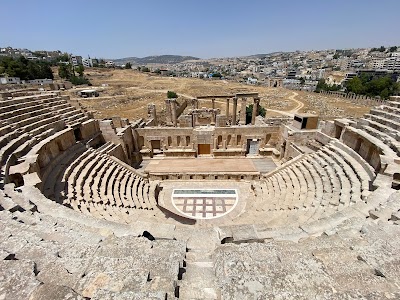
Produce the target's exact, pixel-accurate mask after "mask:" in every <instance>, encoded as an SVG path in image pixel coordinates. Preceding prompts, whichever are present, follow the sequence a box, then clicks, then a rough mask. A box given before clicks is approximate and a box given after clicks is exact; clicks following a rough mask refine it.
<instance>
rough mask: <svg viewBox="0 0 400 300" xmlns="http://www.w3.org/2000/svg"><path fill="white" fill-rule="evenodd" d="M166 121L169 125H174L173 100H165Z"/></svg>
mask: <svg viewBox="0 0 400 300" xmlns="http://www.w3.org/2000/svg"><path fill="white" fill-rule="evenodd" d="M165 119H166V120H165V121H166V122H167V124H170V123H172V115H171V99H165Z"/></svg>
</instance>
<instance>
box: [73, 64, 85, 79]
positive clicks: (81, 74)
mask: <svg viewBox="0 0 400 300" xmlns="http://www.w3.org/2000/svg"><path fill="white" fill-rule="evenodd" d="M75 71H76V72H77V73H78V74H79V77H83V71H85V68H84V66H83V65H79V66H77V67H76V68H75Z"/></svg>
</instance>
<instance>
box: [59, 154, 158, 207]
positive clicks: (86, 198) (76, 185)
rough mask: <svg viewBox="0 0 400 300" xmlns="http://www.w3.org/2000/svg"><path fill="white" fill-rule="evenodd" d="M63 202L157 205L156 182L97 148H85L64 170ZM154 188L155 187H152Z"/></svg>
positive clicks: (114, 205) (75, 204) (78, 204)
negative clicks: (139, 174)
mask: <svg viewBox="0 0 400 300" xmlns="http://www.w3.org/2000/svg"><path fill="white" fill-rule="evenodd" d="M61 183H62V185H64V192H63V193H62V194H63V198H64V200H63V201H64V204H67V205H71V206H72V207H74V208H77V207H78V206H79V207H80V204H82V203H83V205H82V206H85V205H94V204H96V207H97V206H98V205H100V206H104V207H107V206H113V207H117V208H119V209H128V210H129V209H147V210H149V209H150V210H151V209H153V208H155V207H156V205H157V204H156V199H155V191H154V190H155V188H156V187H155V186H152V185H150V184H149V182H148V180H147V179H144V178H142V177H140V176H138V174H136V173H133V172H132V171H130V170H129V169H127V168H125V167H124V166H123V165H122V164H118V163H117V162H116V161H115V159H111V158H110V157H109V156H108V155H106V154H103V153H101V152H100V151H97V150H93V149H88V150H87V151H85V152H84V153H82V154H81V155H80V156H79V157H77V158H76V159H75V160H74V161H73V162H72V163H71V164H70V165H69V167H68V168H67V169H66V170H65V172H64V174H63V175H62V179H61ZM153 189H154V190H153Z"/></svg>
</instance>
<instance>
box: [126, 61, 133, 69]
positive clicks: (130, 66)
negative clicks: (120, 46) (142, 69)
mask: <svg viewBox="0 0 400 300" xmlns="http://www.w3.org/2000/svg"><path fill="white" fill-rule="evenodd" d="M125 69H132V64H131V63H130V62H129V61H128V62H127V63H126V64H125Z"/></svg>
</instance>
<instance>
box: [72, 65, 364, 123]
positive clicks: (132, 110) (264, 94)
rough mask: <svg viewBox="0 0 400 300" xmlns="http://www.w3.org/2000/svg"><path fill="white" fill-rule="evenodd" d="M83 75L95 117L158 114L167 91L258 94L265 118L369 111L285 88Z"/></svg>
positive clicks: (113, 73)
mask: <svg viewBox="0 0 400 300" xmlns="http://www.w3.org/2000/svg"><path fill="white" fill-rule="evenodd" d="M85 73H86V75H87V77H88V78H89V79H90V81H91V82H92V84H93V86H94V87H99V89H100V90H101V92H100V97H98V98H93V99H80V101H81V103H82V104H83V105H84V106H85V107H86V108H87V109H89V110H93V111H95V117H96V118H106V117H111V116H121V117H126V118H129V119H130V120H135V119H137V118H145V117H146V116H147V104H149V103H154V104H156V105H157V110H158V112H161V111H162V109H163V108H164V100H165V98H166V92H167V91H168V90H172V91H175V92H176V93H178V94H179V99H178V100H184V99H185V98H187V97H190V98H194V97H196V96H201V95H224V94H235V93H239V92H258V93H259V95H260V97H261V105H263V106H264V107H265V108H267V111H268V114H267V115H268V116H282V114H280V113H279V112H277V111H274V110H278V111H284V112H289V113H293V112H296V111H306V112H315V113H317V114H321V116H322V117H324V118H332V117H344V116H354V117H359V116H361V115H362V114H364V113H366V112H368V110H369V107H366V106H355V105H354V104H352V103H350V102H346V101H344V100H343V99H335V98H331V97H329V98H328V97H322V96H320V95H318V94H312V93H306V92H293V91H291V90H286V89H277V88H266V87H260V86H249V85H244V84H240V83H236V82H231V81H225V80H217V81H215V80H203V79H194V78H174V77H161V76H155V75H151V74H146V73H140V72H137V71H135V70H113V69H88V70H86V71H85ZM102 85H106V86H102ZM68 93H69V94H70V95H71V97H73V98H76V90H70V91H68ZM216 105H217V107H218V108H220V109H221V111H222V112H224V110H225V102H224V101H222V100H221V101H218V102H217V104H216ZM209 106H210V103H207V102H200V107H209ZM231 107H232V105H231ZM268 109H269V110H268Z"/></svg>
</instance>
